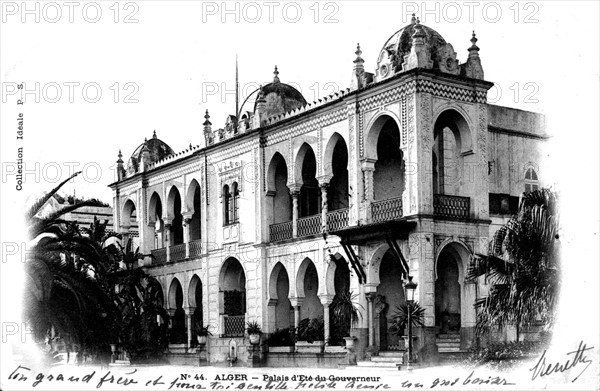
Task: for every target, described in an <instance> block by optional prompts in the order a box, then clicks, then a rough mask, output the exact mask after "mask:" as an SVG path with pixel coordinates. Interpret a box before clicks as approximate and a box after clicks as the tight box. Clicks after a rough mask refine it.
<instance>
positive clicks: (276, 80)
mask: <svg viewBox="0 0 600 391" xmlns="http://www.w3.org/2000/svg"><path fill="white" fill-rule="evenodd" d="M273 74H274V75H275V77H273V83H279V71H278V70H277V65H275V70H274V71H273Z"/></svg>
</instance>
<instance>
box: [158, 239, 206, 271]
mask: <svg viewBox="0 0 600 391" xmlns="http://www.w3.org/2000/svg"><path fill="white" fill-rule="evenodd" d="M151 254H152V265H164V264H165V263H168V262H179V261H184V260H188V259H193V258H198V257H200V255H202V240H201V239H197V240H192V241H190V242H187V243H179V244H175V245H173V246H167V247H162V248H158V249H154V250H152V251H151Z"/></svg>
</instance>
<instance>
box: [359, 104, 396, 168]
mask: <svg viewBox="0 0 600 391" xmlns="http://www.w3.org/2000/svg"><path fill="white" fill-rule="evenodd" d="M390 120H391V121H394V123H395V124H396V126H397V127H398V129H402V126H401V122H400V119H399V118H398V116H397V115H396V114H394V113H392V112H391V111H389V110H383V111H381V112H379V113H378V114H376V115H375V116H374V117H373V118H371V120H370V121H369V123H368V124H367V126H366V129H368V130H367V132H366V136H365V157H366V158H368V159H372V160H377V141H378V140H379V133H381V129H383V127H384V126H385V125H386V123H387V122H388V121H390Z"/></svg>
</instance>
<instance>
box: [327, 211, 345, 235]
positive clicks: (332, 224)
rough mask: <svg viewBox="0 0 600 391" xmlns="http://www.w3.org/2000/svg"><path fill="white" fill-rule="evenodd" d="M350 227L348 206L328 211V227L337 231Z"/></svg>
mask: <svg viewBox="0 0 600 391" xmlns="http://www.w3.org/2000/svg"><path fill="white" fill-rule="evenodd" d="M347 227H348V208H346V209H338V210H334V211H331V212H327V229H328V230H329V231H335V230H338V229H342V228H347Z"/></svg>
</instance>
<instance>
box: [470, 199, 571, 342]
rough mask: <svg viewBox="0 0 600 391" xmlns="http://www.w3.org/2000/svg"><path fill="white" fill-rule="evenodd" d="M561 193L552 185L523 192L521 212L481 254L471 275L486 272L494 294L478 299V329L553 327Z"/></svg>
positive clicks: (476, 305) (557, 288)
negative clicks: (552, 189) (550, 187)
mask: <svg viewBox="0 0 600 391" xmlns="http://www.w3.org/2000/svg"><path fill="white" fill-rule="evenodd" d="M557 208H558V205H557V196H556V194H555V193H554V192H552V191H550V190H549V189H541V190H536V191H533V192H529V193H523V194H522V195H521V199H520V201H519V211H518V214H517V215H516V216H514V217H512V218H511V219H510V220H509V221H508V222H507V223H506V224H505V225H503V226H502V227H501V228H500V229H499V230H498V231H497V232H496V233H495V234H494V237H493V240H492V241H491V242H490V246H489V250H488V254H487V255H480V254H477V255H476V256H475V257H474V258H473V260H472V261H471V263H470V265H469V270H468V272H467V279H469V280H474V279H477V278H479V277H482V276H485V278H486V280H487V281H488V282H489V283H490V284H491V285H492V289H491V290H490V293H489V296H488V297H485V298H481V299H479V300H477V301H476V303H475V307H476V308H477V309H479V313H478V316H477V325H476V333H477V335H482V334H485V333H486V332H487V331H488V330H489V328H490V327H492V326H494V325H495V326H497V327H498V328H502V327H504V326H506V325H515V326H516V327H517V340H518V338H519V330H520V329H522V328H523V327H527V326H530V325H533V324H536V323H539V322H542V323H543V324H544V325H545V326H546V328H548V329H549V328H551V327H552V324H553V320H554V314H555V308H556V304H557V301H558V293H559V277H560V269H559V267H560V265H559V258H558V255H559V251H558V250H559V249H558V246H559V242H558V238H559V236H558V231H559V216H558V210H557Z"/></svg>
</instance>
